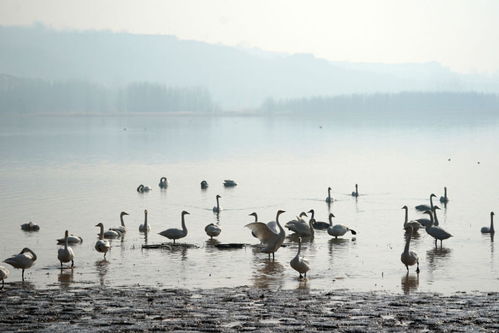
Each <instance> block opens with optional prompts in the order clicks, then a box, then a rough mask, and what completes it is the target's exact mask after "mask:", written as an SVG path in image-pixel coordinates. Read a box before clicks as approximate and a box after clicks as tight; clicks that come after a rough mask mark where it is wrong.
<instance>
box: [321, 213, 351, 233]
mask: <svg viewBox="0 0 499 333" xmlns="http://www.w3.org/2000/svg"><path fill="white" fill-rule="evenodd" d="M333 217H334V215H333V213H329V228H328V229H327V233H328V234H330V235H331V236H334V237H335V238H338V236H343V235H344V234H346V233H347V232H348V231H350V232H351V233H352V235H357V232H356V231H355V230H352V229H350V228H348V227H347V226H344V225H343V224H335V225H333Z"/></svg>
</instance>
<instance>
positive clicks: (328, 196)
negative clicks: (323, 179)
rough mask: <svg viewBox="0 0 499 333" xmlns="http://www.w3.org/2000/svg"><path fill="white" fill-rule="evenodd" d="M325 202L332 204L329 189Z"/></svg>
mask: <svg viewBox="0 0 499 333" xmlns="http://www.w3.org/2000/svg"><path fill="white" fill-rule="evenodd" d="M326 202H327V203H332V202H333V197H332V196H331V187H328V188H327V197H326Z"/></svg>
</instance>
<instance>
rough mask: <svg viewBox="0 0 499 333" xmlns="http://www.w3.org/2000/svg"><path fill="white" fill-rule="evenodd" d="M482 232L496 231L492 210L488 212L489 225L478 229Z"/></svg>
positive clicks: (492, 232) (490, 232) (491, 232)
mask: <svg viewBox="0 0 499 333" xmlns="http://www.w3.org/2000/svg"><path fill="white" fill-rule="evenodd" d="M480 232H481V233H482V234H492V235H493V234H494V233H495V232H496V231H495V230H494V212H490V227H482V229H480Z"/></svg>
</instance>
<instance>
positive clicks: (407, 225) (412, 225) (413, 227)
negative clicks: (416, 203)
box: [402, 206, 421, 232]
mask: <svg viewBox="0 0 499 333" xmlns="http://www.w3.org/2000/svg"><path fill="white" fill-rule="evenodd" d="M402 209H405V219H404V229H405V231H407V232H417V231H418V230H419V228H421V223H419V222H418V221H410V222H408V221H407V220H408V219H409V208H407V206H404V207H402Z"/></svg>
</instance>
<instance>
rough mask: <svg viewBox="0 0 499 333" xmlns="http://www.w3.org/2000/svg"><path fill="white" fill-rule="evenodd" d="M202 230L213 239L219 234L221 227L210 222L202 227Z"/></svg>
mask: <svg viewBox="0 0 499 333" xmlns="http://www.w3.org/2000/svg"><path fill="white" fill-rule="evenodd" d="M204 231H205V232H206V234H207V235H208V236H210V238H211V239H213V237H217V236H218V235H220V233H221V232H222V229H220V227H219V226H217V225H216V224H214V223H210V224H208V225H207V226H206V227H205V228H204Z"/></svg>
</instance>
